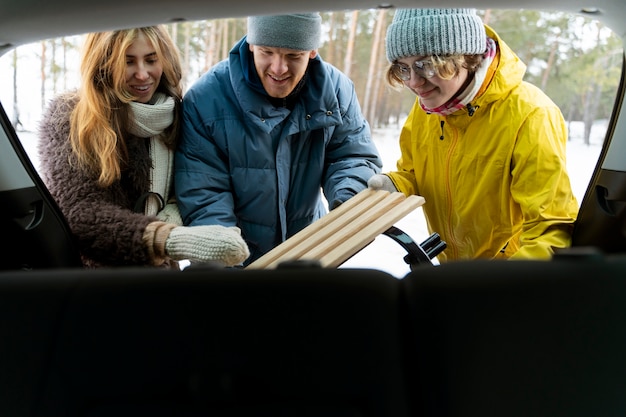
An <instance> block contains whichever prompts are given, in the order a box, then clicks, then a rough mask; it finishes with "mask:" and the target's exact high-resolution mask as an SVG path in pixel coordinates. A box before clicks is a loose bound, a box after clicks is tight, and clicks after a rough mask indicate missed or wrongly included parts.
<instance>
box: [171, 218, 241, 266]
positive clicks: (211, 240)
mask: <svg viewBox="0 0 626 417" xmlns="http://www.w3.org/2000/svg"><path fill="white" fill-rule="evenodd" d="M165 251H166V253H167V255H169V256H170V257H171V258H172V259H174V260H177V261H179V260H183V259H188V260H189V261H191V262H211V261H216V262H221V263H223V264H224V265H226V266H233V265H238V264H240V263H242V262H243V261H245V260H246V259H247V258H248V257H249V256H250V250H249V249H248V245H247V244H246V242H245V241H244V240H243V238H242V237H241V230H239V228H238V227H224V226H219V225H211V226H179V227H175V228H173V229H172V231H171V232H170V234H169V236H168V237H167V239H166V240H165Z"/></svg>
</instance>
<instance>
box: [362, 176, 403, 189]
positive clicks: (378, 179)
mask: <svg viewBox="0 0 626 417" xmlns="http://www.w3.org/2000/svg"><path fill="white" fill-rule="evenodd" d="M367 187H368V188H371V189H372V190H385V191H389V192H390V193H395V192H397V191H398V190H397V188H396V186H395V185H393V182H391V178H389V177H388V176H387V175H385V174H375V175H372V176H371V177H370V179H369V180H367Z"/></svg>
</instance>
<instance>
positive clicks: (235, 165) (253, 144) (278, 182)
mask: <svg viewBox="0 0 626 417" xmlns="http://www.w3.org/2000/svg"><path fill="white" fill-rule="evenodd" d="M320 42H321V17H320V15H319V14H318V13H303V14H292V15H283V16H259V17H249V18H248V34H247V35H246V36H244V37H243V38H242V39H241V40H240V41H239V42H238V43H237V44H236V45H235V46H234V47H233V49H232V50H231V51H230V55H229V58H228V59H226V60H224V61H222V62H220V63H218V64H217V65H215V66H214V67H213V68H211V69H210V70H209V71H208V72H207V73H206V74H204V75H203V76H202V77H201V78H200V79H198V80H197V81H196V83H195V84H194V85H193V86H192V87H191V89H190V90H189V91H188V92H187V94H186V95H185V97H184V99H183V124H182V125H183V127H182V138H181V143H180V145H179V147H178V149H177V152H176V159H175V189H176V196H177V200H178V204H179V208H180V212H181V215H182V218H183V221H184V223H185V225H205V224H221V225H224V226H237V227H239V228H240V229H241V232H242V236H243V237H244V239H245V240H246V242H247V244H248V246H249V249H250V253H251V256H250V257H249V258H248V259H247V260H246V262H245V263H244V265H248V264H250V263H251V262H253V261H254V260H256V259H258V258H259V257H260V256H261V255H263V254H264V253H266V252H268V251H270V250H271V249H272V248H274V247H275V246H277V245H279V244H280V243H281V242H283V241H284V240H286V239H288V238H289V237H291V236H293V235H294V234H295V233H297V232H299V231H300V230H302V229H303V228H305V227H306V226H308V225H309V224H311V223H313V222H314V221H316V220H317V219H319V218H320V217H321V216H322V215H324V214H325V213H326V208H325V206H324V203H323V199H322V195H321V191H323V193H324V197H325V198H326V200H327V201H328V205H329V207H330V208H331V209H332V208H334V207H336V206H338V205H339V204H341V203H343V202H344V201H346V200H348V199H349V198H350V197H352V196H354V195H355V194H357V193H358V192H359V191H361V190H363V189H365V188H367V180H368V179H369V178H370V177H371V176H373V175H374V174H377V173H380V171H381V168H382V161H381V159H380V156H379V153H378V150H377V149H376V146H375V145H374V143H373V141H372V138H371V132H370V127H369V125H368V123H367V121H366V120H365V119H364V117H363V115H362V113H361V107H360V104H359V102H358V99H357V97H356V94H355V90H354V85H353V83H352V81H351V80H350V79H349V78H348V77H347V76H346V75H345V74H343V73H341V72H340V71H339V70H338V69H337V68H335V67H333V66H332V65H330V64H328V63H326V62H324V61H322V59H321V58H320V56H319V55H318V52H317V48H318V47H319V45H320Z"/></svg>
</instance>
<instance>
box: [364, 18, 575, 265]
mask: <svg viewBox="0 0 626 417" xmlns="http://www.w3.org/2000/svg"><path fill="white" fill-rule="evenodd" d="M386 48H387V49H386V52H387V59H388V61H389V62H390V66H389V69H388V72H387V80H388V81H389V82H390V83H391V85H393V86H401V87H402V88H407V89H409V90H410V91H411V92H413V93H414V94H415V95H416V96H417V98H416V100H415V104H414V105H413V108H412V109H411V111H410V113H409V116H408V119H407V121H406V123H405V125H404V127H403V129H402V132H401V133H400V151H401V157H400V159H399V160H398V164H397V168H398V169H397V171H393V172H387V173H385V174H382V175H381V174H379V175H375V176H373V177H372V178H371V179H370V180H369V182H368V185H369V187H370V188H374V189H381V188H382V189H385V190H389V191H401V192H403V193H404V194H406V195H411V194H418V195H421V196H423V197H424V198H425V199H426V204H425V205H424V207H423V208H424V214H425V216H426V221H427V224H428V228H429V230H430V232H431V233H434V232H437V233H439V234H440V235H441V239H442V240H443V241H445V242H446V245H447V248H446V250H445V251H443V252H442V253H441V254H440V255H438V256H437V258H438V260H439V261H441V262H446V261H454V260H463V259H477V258H481V259H494V258H500V259H550V258H551V257H552V255H553V254H554V252H555V251H556V250H558V249H559V248H565V247H568V246H570V244H571V233H572V230H573V226H574V221H575V219H576V215H577V213H578V203H577V201H576V198H575V197H574V194H573V192H572V188H571V184H570V180H569V176H568V173H567V166H566V162H565V156H566V153H565V146H566V143H567V127H566V126H565V121H564V119H563V115H562V114H561V111H560V110H559V108H558V107H557V106H556V104H554V103H553V102H552V100H550V98H548V97H547V96H546V95H545V94H544V93H543V92H542V91H541V90H539V89H538V88H537V87H535V86H533V85H531V84H529V83H527V82H525V81H523V77H524V72H525V70H526V66H525V65H524V63H522V62H521V60H520V59H519V58H518V57H517V55H515V53H514V52H513V51H512V50H511V49H510V48H509V46H508V45H507V44H506V43H505V42H504V41H503V40H502V39H501V38H500V37H499V36H498V35H497V34H496V32H494V31H493V30H492V29H491V28H489V27H488V26H485V25H484V24H483V22H482V21H481V19H480V17H479V16H478V15H477V13H476V10H474V9H399V10H398V11H396V14H395V15H394V18H393V22H392V24H391V25H390V26H389V28H388V30H387V38H386Z"/></svg>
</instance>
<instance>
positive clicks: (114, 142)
mask: <svg viewBox="0 0 626 417" xmlns="http://www.w3.org/2000/svg"><path fill="white" fill-rule="evenodd" d="M140 34H143V35H144V36H145V37H146V38H147V39H148V40H149V41H150V42H151V43H152V46H153V47H154V49H155V51H156V54H157V56H158V58H159V60H160V61H161V63H162V65H163V75H162V76H161V82H160V83H159V86H158V87H157V91H160V92H163V93H165V94H166V95H169V96H171V97H174V99H175V101H176V106H175V111H174V123H172V125H171V126H170V127H169V128H168V129H167V130H166V132H165V142H166V143H167V144H168V146H170V147H171V148H173V147H174V146H175V144H176V141H177V139H178V126H179V109H180V102H181V100H182V94H183V93H182V85H181V80H182V69H181V63H180V55H179V51H178V48H177V47H176V45H175V44H174V41H173V40H172V38H171V37H170V35H169V34H168V32H167V29H166V28H165V26H150V27H143V28H134V29H124V30H116V31H109V32H98V33H90V34H88V35H87V37H86V39H85V44H84V46H83V51H82V60H81V65H80V74H81V84H80V89H79V100H78V102H77V104H76V107H75V109H74V111H73V112H72V115H71V117H70V143H71V145H72V150H73V152H74V155H75V156H76V159H77V161H78V164H79V165H80V166H81V167H83V168H85V169H87V170H89V171H92V172H93V173H94V174H95V175H97V176H98V183H99V184H100V185H101V186H102V187H106V186H109V185H111V184H113V183H114V182H115V181H117V180H119V179H120V178H121V173H122V169H123V165H124V164H125V163H126V162H127V158H128V149H127V146H126V143H125V141H124V139H123V138H124V135H125V134H127V126H128V120H129V112H130V106H129V103H130V102H132V101H134V100H135V97H134V96H133V95H132V94H131V93H130V92H129V91H128V90H127V88H126V76H125V72H126V50H127V49H128V48H129V47H130V46H131V44H132V43H133V42H134V41H135V40H136V39H137V38H138V37H139V35H140Z"/></svg>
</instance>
